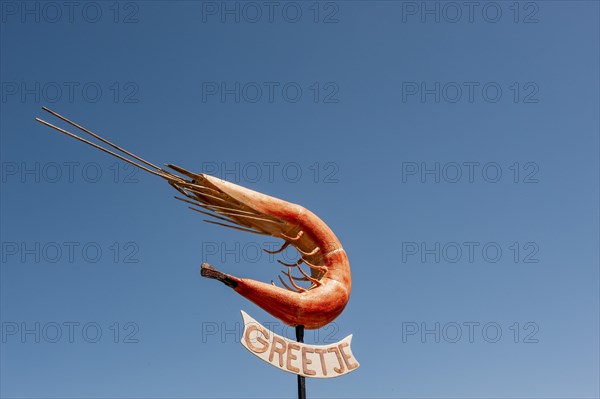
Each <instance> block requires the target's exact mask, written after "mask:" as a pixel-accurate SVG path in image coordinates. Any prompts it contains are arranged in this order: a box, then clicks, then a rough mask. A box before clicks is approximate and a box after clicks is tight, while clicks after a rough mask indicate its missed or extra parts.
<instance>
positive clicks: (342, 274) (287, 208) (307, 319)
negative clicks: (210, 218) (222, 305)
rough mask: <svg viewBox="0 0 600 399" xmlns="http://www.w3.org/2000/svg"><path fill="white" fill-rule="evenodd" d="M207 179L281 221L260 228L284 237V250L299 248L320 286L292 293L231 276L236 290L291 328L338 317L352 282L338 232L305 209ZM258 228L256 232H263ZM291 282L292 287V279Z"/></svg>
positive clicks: (315, 325)
mask: <svg viewBox="0 0 600 399" xmlns="http://www.w3.org/2000/svg"><path fill="white" fill-rule="evenodd" d="M203 177H204V178H205V179H206V180H208V181H209V182H210V183H212V184H213V185H214V186H215V187H218V188H219V189H220V190H221V191H223V192H225V193H227V194H228V195H230V196H231V197H232V198H235V199H236V200H238V201H240V202H243V203H245V204H247V205H248V206H250V207H252V208H253V209H255V210H256V211H258V212H260V213H261V214H263V215H269V216H271V217H274V218H278V219H280V220H282V221H283V222H284V223H282V224H281V225H273V224H272V223H271V224H269V223H264V222H262V223H261V224H262V226H260V227H261V228H264V229H266V230H267V231H268V232H269V234H270V235H272V236H275V237H279V238H282V239H283V240H284V241H285V243H286V244H284V245H286V246H287V245H292V246H293V247H295V248H296V249H297V250H298V252H299V253H300V254H302V257H301V260H302V263H305V264H307V265H310V266H309V268H310V269H311V278H314V279H315V280H316V281H317V282H313V283H314V286H313V288H311V289H308V290H299V291H300V292H293V290H290V289H284V288H280V287H276V286H274V285H272V284H266V283H263V282H260V281H256V280H251V279H244V278H237V277H233V276H228V277H229V278H230V279H231V280H232V281H234V282H235V283H236V284H235V287H233V289H234V290H235V291H236V292H237V293H238V294H240V295H242V296H243V297H245V298H246V299H248V300H250V301H251V302H253V303H255V304H256V305H258V306H259V307H261V308H262V309H264V310H265V311H267V312H268V313H270V314H271V315H273V316H274V317H277V318H278V319H279V320H281V321H283V322H284V323H286V324H288V325H291V326H296V325H303V326H304V327H305V328H308V329H315V328H320V327H323V326H325V325H326V324H328V323H330V322H331V321H333V320H334V319H335V318H336V317H337V316H339V315H340V313H342V311H343V310H344V308H345V307H346V304H347V303H348V300H349V299H350V291H351V288H352V278H351V274H350V263H349V262H348V256H347V255H346V252H345V251H344V249H343V248H342V245H341V244H340V242H339V240H338V238H337V237H336V236H335V234H334V233H333V231H331V229H330V228H329V227H328V226H327V225H326V224H325V223H324V222H323V221H322V220H321V219H320V218H319V217H318V216H316V215H315V214H314V213H312V212H311V211H309V210H308V209H306V208H304V207H302V206H300V205H297V204H292V203H290V202H287V201H284V200H281V199H278V198H274V197H271V196H268V195H265V194H262V193H259V192H256V191H253V190H250V189H247V188H244V187H241V186H238V185H236V184H232V183H229V182H226V181H223V180H220V179H217V178H214V177H211V176H206V175H204V176H203ZM258 224H259V223H256V224H255V226H254V228H258V227H259V226H258ZM316 249H318V250H316ZM295 266H296V267H300V265H295ZM207 277H209V276H207ZM303 279H307V277H304V278H303ZM290 280H291V281H292V284H293V281H294V280H293V276H292V277H291V278H290ZM307 280H308V279H307ZM282 282H283V281H282ZM288 287H289V286H288ZM294 288H298V287H297V286H295V287H294Z"/></svg>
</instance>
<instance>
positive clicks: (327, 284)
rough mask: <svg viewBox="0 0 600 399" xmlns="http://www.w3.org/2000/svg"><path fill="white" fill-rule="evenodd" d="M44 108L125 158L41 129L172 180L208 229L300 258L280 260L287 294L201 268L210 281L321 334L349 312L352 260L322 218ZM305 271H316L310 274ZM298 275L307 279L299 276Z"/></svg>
mask: <svg viewBox="0 0 600 399" xmlns="http://www.w3.org/2000/svg"><path fill="white" fill-rule="evenodd" d="M43 109H44V110H45V111H47V112H49V113H50V114H52V115H54V116H56V117H57V118H59V119H61V120H62V121H65V122H67V123H68V124H70V125H71V126H74V127H76V128H77V129H79V130H81V131H83V132H85V133H86V134H88V135H90V136H92V137H94V138H95V139H97V140H99V141H100V142H102V143H104V144H107V145H108V146H110V147H112V148H114V149H116V150H117V151H118V152H119V153H117V152H114V151H111V150H108V149H106V148H105V147H102V146H101V145H99V144H96V143H94V142H92V141H89V140H86V139H84V138H81V137H79V136H77V135H75V134H73V133H71V132H69V131H67V130H65V129H62V128H59V127H57V126H55V125H52V124H50V123H48V122H46V121H43V120H41V119H39V118H36V120H37V121H38V122H40V123H42V124H44V125H46V126H49V127H51V128H52V129H54V130H57V131H59V132H61V133H63V134H66V135H68V136H70V137H72V138H75V139H76V140H79V141H82V142H84V143H86V144H88V145H90V146H92V147H94V148H96V149H99V150H101V151H104V152H106V153H109V154H111V155H112V156H115V157H117V158H119V159H121V160H123V161H125V162H128V163H130V164H132V165H135V166H137V167H139V168H140V169H142V170H145V171H146V172H148V173H151V174H154V175H156V176H159V177H161V178H163V179H165V180H166V181H167V182H168V183H169V184H170V185H171V186H172V187H174V188H175V189H176V190H177V191H178V192H179V193H180V194H182V195H183V197H175V198H177V199H178V200H180V201H183V202H186V203H188V204H191V205H192V206H190V209H192V210H194V211H197V212H199V213H201V214H204V215H207V216H209V217H212V218H214V219H216V220H218V221H216V220H205V221H206V222H209V223H213V224H217V225H220V226H225V227H230V228H234V229H237V230H241V231H244V232H249V233H253V234H262V235H268V236H272V237H277V238H281V239H282V240H283V241H284V243H283V245H282V247H281V249H279V250H277V251H267V250H265V251H266V252H268V253H271V254H277V253H280V252H282V251H283V250H285V249H286V248H287V247H288V246H292V247H294V248H295V249H296V250H297V251H298V253H299V254H300V258H299V259H298V261H297V262H295V263H284V262H282V261H278V262H279V263H280V264H281V265H282V266H284V267H285V268H286V269H287V271H284V272H283V274H284V277H287V279H288V281H289V285H288V283H286V282H285V280H284V279H283V278H281V276H279V280H280V282H281V284H282V285H283V287H278V286H275V284H273V283H272V284H267V283H263V282H260V281H256V280H251V279H247V278H240V277H235V276H232V275H229V274H225V273H222V272H220V271H218V270H217V269H215V268H213V267H212V266H210V265H208V264H206V263H204V264H202V267H201V275H202V276H204V277H208V278H213V279H216V280H219V281H221V282H223V283H225V284H226V285H228V286H230V287H231V288H233V289H234V290H235V291H236V292H237V293H238V294H240V295H242V296H243V297H244V298H247V299H248V300H250V301H252V302H253V303H255V304H256V305H258V306H259V307H261V308H262V309H264V310H265V311H267V312H268V313H270V314H271V315H273V316H274V317H276V318H278V319H279V320H281V321H283V322H284V323H286V324H288V325H290V326H298V325H302V326H304V327H305V328H308V329H315V328H320V327H323V326H325V325H326V324H328V323H330V322H331V321H333V320H334V319H335V318H336V317H337V316H339V315H340V313H341V312H342V311H343V310H344V308H345V306H346V304H347V303H348V300H349V299H350V291H351V288H352V279H351V274H350V264H349V262H348V256H347V255H346V252H345V251H344V249H343V248H342V245H341V244H340V242H339V240H338V238H337V237H336V236H335V234H334V233H333V231H331V229H330V228H329V227H328V226H327V225H326V224H325V223H324V222H323V221H322V220H321V219H320V218H319V217H317V216H316V215H315V214H314V213H312V212H311V211H309V210H308V209H305V208H304V207H302V206H300V205H297V204H293V203H290V202H287V201H284V200H281V199H278V198H275V197H271V196H269V195H266V194H262V193H259V192H257V191H254V190H250V189H247V188H244V187H242V186H239V185H237V184H233V183H230V182H227V181H224V180H221V179H218V178H216V177H213V176H209V175H206V174H202V173H200V174H197V173H193V172H190V171H188V170H186V169H184V168H181V167H179V166H175V165H166V166H167V167H168V168H170V169H171V170H174V171H175V172H177V173H173V172H172V171H171V170H167V169H163V168H162V167H159V166H156V165H154V164H152V163H150V162H148V161H146V160H144V159H142V158H140V157H138V156H136V155H134V154H132V153H131V152H129V151H127V150H125V149H123V148H121V147H119V146H117V145H115V144H113V143H112V142H110V141H108V140H106V139H104V138H102V137H100V136H99V135H97V134H95V133H93V132H91V131H90V130H88V129H86V128H84V127H82V126H80V125H78V124H76V123H74V122H72V121H70V120H69V119H67V118H65V117H63V116H61V115H59V114H57V113H56V112H54V111H51V110H49V109H48V108H45V107H43ZM301 266H304V268H308V270H309V273H307V272H306V271H304V269H303V268H302V267H301ZM292 271H296V273H300V275H298V274H296V275H293V274H292ZM299 281H302V282H304V283H309V284H310V287H302V286H301V285H298V284H297V282H299Z"/></svg>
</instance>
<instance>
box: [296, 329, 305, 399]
mask: <svg viewBox="0 0 600 399" xmlns="http://www.w3.org/2000/svg"><path fill="white" fill-rule="evenodd" d="M296 341H298V342H301V343H304V326H296ZM298 399H306V379H305V378H304V377H303V376H301V375H298Z"/></svg>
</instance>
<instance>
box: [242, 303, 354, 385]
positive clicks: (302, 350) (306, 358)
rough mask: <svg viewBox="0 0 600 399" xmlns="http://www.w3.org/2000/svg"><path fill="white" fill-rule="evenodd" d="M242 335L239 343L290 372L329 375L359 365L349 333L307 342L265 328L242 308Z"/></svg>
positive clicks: (324, 376)
mask: <svg viewBox="0 0 600 399" xmlns="http://www.w3.org/2000/svg"><path fill="white" fill-rule="evenodd" d="M242 317H243V318H244V335H243V336H242V340H241V343H242V345H244V347H245V348H246V349H248V350H249V351H250V352H252V353H253V354H254V355H256V356H258V357H259V358H261V359H262V360H264V361H265V362H267V363H269V364H271V365H273V366H275V367H277V368H279V369H281V370H284V371H288V372H290V373H293V374H298V375H302V376H304V377H311V378H333V377H339V376H340V375H344V374H348V373H349V372H351V371H353V370H356V369H357V368H358V366H359V364H358V362H357V361H356V358H355V357H354V355H353V354H352V350H351V349H350V343H351V341H352V335H348V336H347V337H346V338H344V339H343V340H341V341H339V342H337V343H335V344H329V345H307V344H301V343H299V342H295V341H292V340H290V339H287V338H285V337H282V336H280V335H277V334H275V333H273V332H272V331H269V330H268V329H267V328H265V327H264V326H263V325H261V324H260V323H259V322H257V321H256V320H254V319H253V318H252V317H250V316H249V315H248V314H247V313H246V312H244V311H243V310H242Z"/></svg>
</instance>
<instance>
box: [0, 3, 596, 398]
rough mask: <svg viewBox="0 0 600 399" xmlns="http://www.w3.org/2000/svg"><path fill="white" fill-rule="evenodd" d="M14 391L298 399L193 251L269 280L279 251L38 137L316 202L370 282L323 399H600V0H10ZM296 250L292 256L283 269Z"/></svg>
mask: <svg viewBox="0 0 600 399" xmlns="http://www.w3.org/2000/svg"><path fill="white" fill-rule="evenodd" d="M0 11H1V18H2V20H1V22H2V24H1V30H0V33H1V38H0V44H1V71H0V74H1V81H2V93H1V94H2V98H1V102H0V106H1V117H0V128H1V136H0V140H1V141H0V143H1V149H0V154H1V161H2V162H1V163H2V186H1V187H2V189H1V219H2V224H1V229H0V231H1V234H2V237H1V240H0V241H1V243H2V248H0V250H1V253H0V256H1V257H2V263H1V265H0V266H1V268H0V276H1V294H0V298H1V305H0V310H1V315H0V319H1V322H2V326H1V331H2V342H1V356H0V366H1V376H0V395H1V396H2V397H7V398H19V397H35V398H56V397H61V398H68V397H73V398H75V397H78V398H82V397H83V398H116V397H119V398H123V397H126V398H127V397H132V398H133V397H153V398H164V397H177V398H196V397H227V398H235V397H294V396H295V394H296V381H295V377H294V376H293V375H290V374H287V373H284V372H282V371H280V370H277V369H275V368H273V367H271V366H269V365H267V364H265V363H263V362H261V361H260V360H258V359H256V358H255V357H254V356H252V355H251V354H249V353H247V351H246V350H245V349H244V348H243V347H242V346H241V345H240V344H239V342H238V341H239V331H240V328H241V315H240V312H239V311H240V309H243V310H245V311H246V312H248V313H249V314H250V315H251V316H252V317H254V318H255V319H257V320H259V321H260V322H262V323H264V324H265V325H267V326H269V327H270V328H271V329H272V330H273V331H274V332H276V333H278V334H281V335H287V336H289V337H291V336H292V335H291V334H292V332H291V329H286V328H285V327H284V326H282V325H281V324H280V323H279V324H278V323H276V320H274V319H273V318H272V317H271V316H270V315H268V314H267V313H265V312H264V311H262V310H261V309H259V308H257V307H256V306H254V305H253V304H251V303H249V302H248V301H246V300H244V299H243V298H241V297H239V296H237V295H235V294H234V293H233V292H231V291H230V290H229V289H228V288H227V287H224V286H222V285H221V284H218V283H216V282H214V281H210V280H206V279H202V278H201V277H200V276H199V267H200V264H201V262H202V261H203V260H207V261H209V262H210V263H211V264H213V265H214V266H215V267H218V268H220V269H221V270H223V271H226V272H229V273H231V274H234V275H238V276H246V277H252V278H256V279H259V280H262V281H269V280H270V279H275V278H276V275H277V273H278V271H279V267H278V266H277V263H276V262H275V259H274V258H270V257H268V256H266V255H264V254H263V255H260V254H259V253H258V251H257V249H258V248H259V247H269V246H273V245H275V243H276V241H277V240H274V239H272V238H263V237H258V238H257V236H248V235H246V234H244V233H241V232H235V231H226V229H223V228H219V227H216V226H212V225H209V224H206V223H203V222H202V217H201V215H198V214H196V213H194V212H192V211H190V210H188V209H187V208H186V206H185V205H184V204H182V203H179V202H177V201H175V200H174V199H173V198H172V197H173V195H174V194H175V192H174V190H172V189H171V188H170V187H169V186H168V185H166V184H165V183H164V182H162V181H160V180H159V179H157V178H155V177H153V176H150V175H146V174H144V173H142V172H135V171H134V170H133V169H131V168H129V167H126V166H125V165H123V164H122V163H120V162H118V161H116V160H115V159H112V158H109V157H108V156H106V154H103V153H100V152H96V151H93V150H92V149H90V148H87V147H85V146H84V145H82V144H81V143H77V142H74V141H73V140H70V139H68V138H67V137H64V136H59V135H58V134H56V133H55V132H53V131H50V130H49V129H47V128H45V127H43V126H41V125H39V124H37V123H35V122H34V117H36V116H40V117H43V118H44V119H47V118H49V116H48V115H47V114H46V113H44V112H43V111H42V110H41V107H42V106H49V107H50V108H52V109H54V110H56V111H57V112H59V113H62V114H64V115H65V116H68V117H70V118H72V119H74V120H76V121H77V122H79V123H81V124H83V125H84V126H86V127H88V128H90V129H92V130H94V131H96V132H98V133H102V134H104V135H106V136H107V137H108V138H109V139H111V140H114V141H115V142H117V143H119V144H120V145H122V146H123V147H125V148H128V149H130V150H132V151H134V152H136V153H138V154H139V155H141V156H143V157H145V158H147V159H149V160H150V161H152V162H155V163H175V164H178V165H181V166H183V167H186V168H188V169H190V170H194V171H205V172H211V173H213V174H215V175H217V176H219V177H223V178H226V179H228V180H230V181H233V182H235V183H238V184H242V185H244V186H247V187H250V188H253V189H255V190H258V191H261V192H264V193H267V194H270V195H274V196H277V197H280V198H283V199H286V200H289V201H291V202H295V203H299V204H302V205H303V206H305V207H307V208H308V209H310V210H312V211H313V212H315V213H316V214H317V215H319V216H320V217H321V218H322V219H323V220H325V221H326V222H327V223H328V224H329V225H330V227H331V228H332V229H333V230H334V231H335V232H336V234H337V235H338V237H339V238H340V240H341V241H342V244H343V245H344V248H345V249H346V251H347V253H348V255H349V258H350V263H351V266H352V276H353V292H352V297H351V300H350V302H349V304H348V307H347V308H346V310H345V311H344V313H343V314H342V315H341V316H340V317H339V318H338V319H336V320H335V322H334V323H333V324H332V325H330V326H328V327H326V328H324V329H322V330H320V331H307V334H306V341H307V342H312V343H320V344H322V343H326V342H330V341H337V340H341V339H342V338H344V337H345V336H346V335H348V334H354V338H353V351H354V354H355V356H356V357H357V359H358V360H359V361H360V363H361V367H360V368H359V369H358V370H357V371H355V372H353V373H351V374H349V375H346V376H344V377H341V378H339V379H333V380H308V381H307V389H308V395H309V397H378V398H379V397H381V398H409V397H410V398H456V397H460V398H481V397H487V398H562V397H570V398H592V397H598V396H599V394H600V392H599V385H598V379H597V377H598V374H599V371H600V370H599V341H598V336H599V334H600V332H599V316H598V315H599V313H600V312H599V309H598V308H599V274H598V264H599V259H598V241H599V236H598V234H599V229H598V227H599V226H598V223H599V214H598V203H599V192H598V182H599V176H598V171H599V162H598V149H599V142H598V132H599V117H598V114H599V113H598V110H599V106H600V103H599V98H598V97H599V94H598V93H599V79H598V70H599V68H600V65H599V43H598V40H599V23H598V21H599V6H598V3H597V2H594V1H570V2H561V1H535V2H519V3H515V2H504V1H501V2H477V3H476V4H473V5H472V8H470V6H468V5H465V4H464V3H462V2H458V3H455V2H450V3H445V2H433V1H432V2H426V3H422V2H394V1H378V2H363V1H339V2H319V3H316V2H312V1H307V2H273V3H269V4H268V5H265V4H264V3H263V2H250V3H236V2H219V1H218V2H203V3H201V2H191V1H182V2H177V1H175V2H163V1H137V2H120V3H114V2H108V1H107V2H105V1H99V2H92V3H89V2H79V3H78V4H77V5H73V6H69V5H67V4H66V3H62V2H59V3H54V2H51V3H43V2H34V1H32V2H13V1H2V2H1V10H0ZM285 256H286V257H288V258H292V257H293V256H294V254H293V253H292V252H289V253H285Z"/></svg>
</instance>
